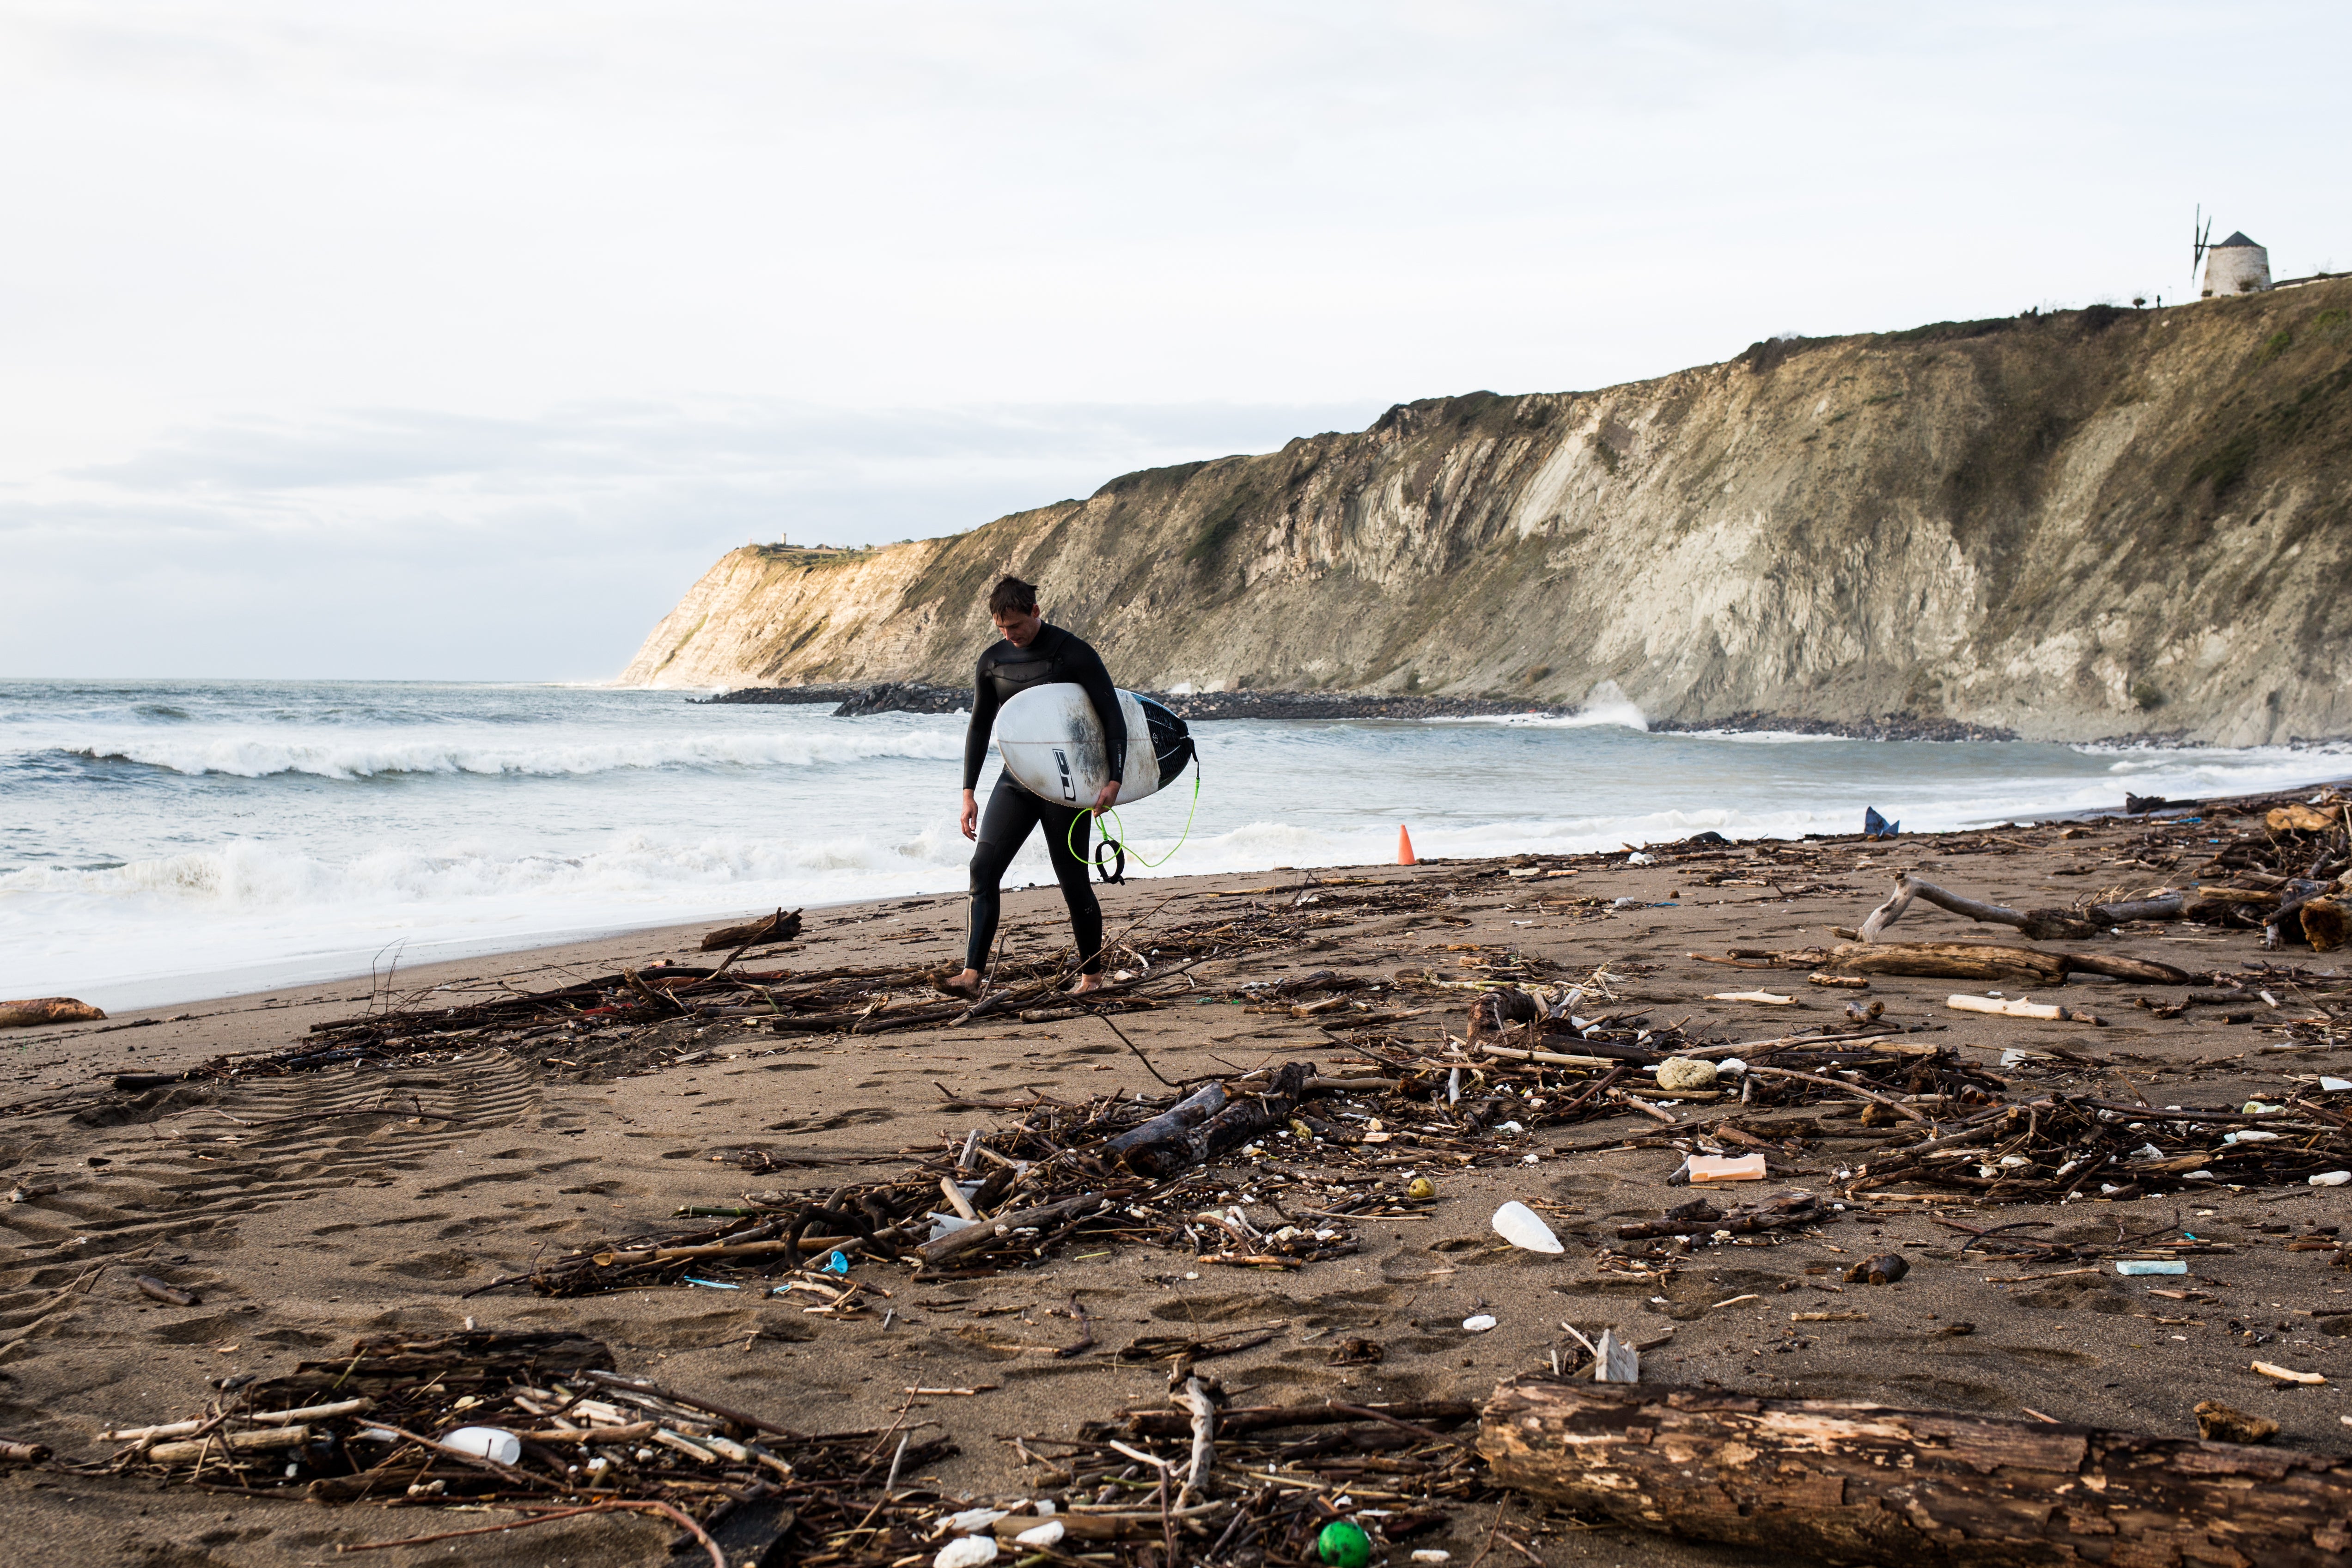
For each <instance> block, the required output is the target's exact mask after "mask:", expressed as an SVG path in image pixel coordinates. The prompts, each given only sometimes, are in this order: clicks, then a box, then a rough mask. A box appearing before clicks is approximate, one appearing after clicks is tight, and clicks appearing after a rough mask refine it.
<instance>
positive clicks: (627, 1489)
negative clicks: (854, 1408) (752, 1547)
mask: <svg viewBox="0 0 2352 1568" xmlns="http://www.w3.org/2000/svg"><path fill="white" fill-rule="evenodd" d="M482 1429H488V1432H489V1434H490V1435H491V1440H490V1441H487V1442H486V1441H483V1440H482V1439H481V1438H480V1437H479V1436H475V1434H477V1433H478V1432H480V1431H481V1430H482ZM99 1436H100V1440H102V1441H112V1442H120V1443H122V1444H124V1445H125V1446H124V1447H122V1448H121V1449H120V1450H119V1451H118V1452H117V1453H116V1454H115V1455H114V1456H113V1457H112V1458H110V1459H109V1460H107V1461H105V1462H104V1463H103V1464H100V1465H96V1466H86V1467H82V1468H84V1469H85V1470H92V1471H105V1472H111V1473H130V1474H137V1475H150V1476H154V1477H156V1478H158V1479H161V1480H163V1481H164V1482H165V1483H166V1484H178V1485H195V1486H200V1487H203V1488H205V1489H208V1490H213V1491H241V1492H247V1493H252V1494H261V1495H268V1494H282V1493H286V1492H289V1491H291V1492H297V1493H301V1494H306V1495H308V1496H309V1497H310V1498H312V1499H314V1500H319V1501H321V1502H330V1503H350V1502H376V1503H389V1504H398V1505H401V1506H404V1507H416V1506H432V1505H441V1506H453V1505H463V1506H464V1507H466V1508H467V1510H469V1511H471V1512H473V1513H474V1515H475V1517H476V1518H478V1516H479V1510H481V1509H483V1508H484V1507H488V1509H490V1510H493V1516H494V1519H493V1522H490V1523H488V1524H485V1525H482V1526H481V1528H480V1529H478V1530H461V1531H444V1532H436V1533H430V1534H425V1535H421V1536H419V1535H408V1536H404V1537H402V1538H401V1540H400V1542H371V1543H369V1544H371V1545H391V1544H395V1543H399V1544H409V1543H421V1542H426V1541H439V1540H445V1539H448V1538H450V1537H451V1536H454V1535H460V1534H487V1533H492V1532H498V1531H509V1530H514V1529H520V1528H522V1527H524V1526H526V1525H530V1524H535V1523H541V1522H546V1521H552V1520H556V1519H562V1518H571V1517H576V1516H578V1515H581V1514H585V1513H599V1512H616V1511H635V1512H643V1513H652V1514H656V1515H659V1516H661V1517H663V1518H666V1519H667V1520H668V1521H670V1522H672V1523H674V1524H676V1525H677V1526H678V1527H679V1528H680V1530H681V1531H684V1532H685V1536H684V1539H683V1540H682V1542H680V1544H681V1545H686V1546H691V1545H697V1544H698V1545H700V1546H701V1547H702V1548H703V1549H704V1551H705V1552H706V1554H707V1555H708V1556H709V1559H710V1561H711V1562H713V1563H716V1564H718V1565H719V1568H727V1559H726V1557H725V1556H724V1554H723V1552H722V1551H721V1549H720V1546H719V1543H718V1542H717V1541H715V1540H714V1539H713V1533H712V1532H713V1531H720V1532H721V1533H724V1523H725V1521H728V1520H729V1518H730V1515H734V1514H736V1513H737V1512H738V1511H739V1510H760V1511H761V1513H762V1515H763V1516H764V1518H765V1521H766V1522H767V1525H768V1529H767V1531H766V1533H767V1535H768V1537H769V1538H771V1539H772V1537H773V1536H774V1535H776V1534H779V1533H781V1532H782V1531H781V1530H779V1529H777V1528H776V1526H777V1525H778V1524H779V1523H782V1526H783V1528H786V1529H788V1528H791V1523H792V1521H793V1520H794V1519H795V1518H797V1519H798V1520H799V1521H802V1523H803V1527H808V1526H812V1525H814V1527H816V1528H820V1529H821V1528H823V1526H824V1523H825V1522H826V1521H833V1520H839V1519H842V1518H845V1517H850V1518H854V1517H856V1516H857V1515H859V1514H864V1515H866V1516H867V1517H868V1519H869V1520H871V1519H876V1518H879V1519H881V1520H882V1521H883V1523H882V1525H881V1527H880V1532H881V1533H882V1534H884V1535H886V1536H887V1535H889V1534H890V1533H891V1532H892V1531H896V1532H897V1534H898V1539H900V1540H902V1541H904V1540H911V1539H913V1538H914V1531H915V1528H916V1526H917V1524H918V1522H919V1518H920V1514H921V1512H922V1511H923V1510H921V1508H920V1506H919V1504H920V1499H919V1497H918V1496H915V1495H912V1494H908V1495H902V1496H900V1497H898V1498H897V1499H896V1500H892V1499H891V1498H890V1497H889V1496H888V1494H887V1489H886V1494H885V1498H884V1500H882V1501H880V1502H877V1503H876V1504H874V1505H873V1506H872V1507H870V1508H869V1507H867V1506H866V1504H865V1503H864V1502H863V1501H862V1500H859V1499H857V1498H856V1497H855V1496H854V1495H852V1494H854V1493H855V1492H856V1491H857V1490H859V1489H863V1488H870V1487H873V1486H875V1485H877V1483H881V1482H883V1481H884V1480H885V1478H886V1474H887V1477H889V1478H891V1479H895V1477H896V1475H897V1474H898V1470H899V1469H901V1468H906V1467H908V1466H914V1467H917V1468H919V1467H921V1466H926V1465H929V1464H931V1463H934V1462H935V1461H937V1460H939V1459H940V1458H945V1457H947V1456H948V1455H950V1454H952V1453H954V1452H955V1451H956V1450H955V1446H954V1445H953V1444H952V1443H951V1442H950V1441H948V1440H946V1439H944V1438H940V1437H928V1438H923V1439H921V1440H919V1441H917V1440H915V1438H914V1436H913V1435H912V1434H908V1435H907V1436H903V1437H899V1439H898V1446H897V1447H895V1448H894V1447H892V1446H891V1442H890V1439H891V1438H892V1437H894V1436H898V1434H896V1433H890V1434H885V1433H879V1432H842V1433H831V1434H824V1435H804V1434H802V1433H798V1432H795V1431H793V1430H792V1429H791V1428H789V1427H786V1426H782V1425H780V1424H779V1423H776V1422H773V1421H771V1420H768V1419H765V1418H764V1417H761V1416H759V1415H752V1414H750V1413H748V1412H745V1411H742V1410H740V1409H737V1408H735V1407H734V1406H732V1405H726V1404H722V1403H720V1402H719V1401H717V1400H714V1399H710V1398H709V1397H706V1396H704V1395H701V1394H694V1393H690V1392H686V1391H682V1390H679V1389H675V1388H670V1387H667V1386H664V1385H661V1384H654V1383H650V1382H646V1381H644V1380H642V1379H637V1378H630V1377H624V1376H622V1375H621V1374H620V1373H616V1372H614V1370H613V1360H612V1355H611V1353H610V1352H609V1351H608V1350H607V1349H606V1348H605V1347H604V1345H603V1344H601V1343H599V1342H596V1341H593V1340H590V1339H587V1338H584V1337H583V1336H580V1335H576V1334H561V1333H557V1334H530V1333H505V1332H488V1331H483V1332H470V1331H469V1332H467V1333H463V1334H453V1335H449V1336H446V1337H443V1338H437V1339H429V1340H402V1339H397V1338H387V1339H372V1340H362V1341H360V1342H358V1343H357V1344H355V1345H354V1346H353V1347H352V1352H351V1353H350V1354H349V1355H346V1356H341V1357H338V1358H336V1359H333V1360H330V1361H321V1362H306V1363H303V1364H302V1365H301V1366H299V1368H297V1369H296V1370H295V1371H294V1372H292V1373H288V1374H285V1375H284V1376H280V1377H277V1378H271V1379H268V1380H267V1381H263V1382H257V1383H253V1384H247V1385H246V1386H245V1387H243V1388H241V1389H239V1390H238V1391H237V1392H236V1394H234V1395H224V1396H223V1397H222V1398H221V1399H218V1400H216V1401H215V1402H214V1403H213V1404H212V1405H210V1406H209V1407H207V1408H206V1409H205V1411H203V1412H201V1413H200V1414H198V1415H194V1416H192V1417H189V1418H186V1419H184V1420H180V1421H173V1422H167V1423H163V1424H162V1425H158V1426H117V1427H110V1428H109V1429H107V1430H106V1431H103V1432H100V1434H99ZM503 1510H512V1511H513V1514H514V1517H512V1518H508V1519H504V1520H499V1519H497V1518H496V1514H497V1513H498V1512H499V1511H503ZM762 1544H764V1542H763V1543H762Z"/></svg>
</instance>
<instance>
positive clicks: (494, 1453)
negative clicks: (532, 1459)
mask: <svg viewBox="0 0 2352 1568" xmlns="http://www.w3.org/2000/svg"><path fill="white" fill-rule="evenodd" d="M439 1441H440V1444H441V1446H442V1447H445V1448H454V1449H456V1450H457V1452H458V1453H460V1454H471V1455H473V1456H474V1458H478V1459H488V1460H489V1461H490V1462H491V1463H492V1464H494V1465H511V1464H515V1463H517V1462H519V1461H520V1459H521V1458H522V1439H521V1438H520V1437H518V1436H515V1435H514V1434H513V1433H511V1432H509V1431H506V1430H504V1429H502V1428H500V1427H497V1426H460V1427H458V1428H457V1430H456V1431H455V1432H451V1433H448V1434H446V1436H443V1437H441V1438H440V1439H439Z"/></svg>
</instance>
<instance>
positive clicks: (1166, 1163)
mask: <svg viewBox="0 0 2352 1568" xmlns="http://www.w3.org/2000/svg"><path fill="white" fill-rule="evenodd" d="M1314 1078H1315V1064H1314V1063H1312V1062H1285V1063H1283V1064H1282V1066H1281V1068H1278V1069H1277V1070H1276V1073H1275V1075H1274V1077H1273V1079H1270V1080H1269V1081H1268V1082H1267V1084H1266V1086H1265V1088H1264V1089H1260V1090H1259V1091H1258V1092H1257V1093H1255V1094H1253V1095H1248V1096H1245V1097H1235V1098H1234V1100H1233V1101H1232V1102H1231V1103H1230V1104H1228V1105H1226V1106H1225V1107H1224V1108H1223V1110H1218V1111H1217V1112H1216V1113H1215V1114H1214V1115H1212V1116H1209V1117H1207V1118H1205V1119H1204V1120H1202V1121H1199V1122H1198V1123H1197V1124H1195V1125H1192V1126H1182V1127H1177V1128H1175V1129H1172V1130H1171V1131H1168V1132H1166V1133H1164V1134H1162V1135H1160V1136H1157V1137H1154V1138H1152V1139H1150V1141H1149V1142H1127V1143H1126V1144H1125V1145H1124V1146H1123V1147H1122V1148H1121V1149H1120V1151H1119V1159H1120V1161H1121V1162H1122V1163H1124V1164H1125V1165H1126V1166H1127V1168H1128V1169H1129V1170H1130V1171H1133V1172H1135V1173H1138V1174H1139V1175H1145V1176H1150V1177H1154V1178H1164V1177H1168V1176H1172V1175H1174V1174H1176V1173H1178V1172H1179V1171H1188V1170H1190V1169H1192V1167H1193V1166H1195V1165H1197V1164H1200V1163H1202V1162H1203V1161H1206V1160H1213V1159H1214V1158H1216V1157H1217V1156H1218V1155H1220V1154H1222V1153H1223V1152H1225V1151H1226V1150H1228V1149H1236V1148H1239V1147H1240V1146H1241V1145H1242V1144H1244V1143H1246V1142H1249V1141H1250V1140H1251V1139H1253V1138H1255V1137H1256V1136H1257V1135H1258V1134H1259V1133H1261V1132H1265V1131H1269V1130H1271V1129H1273V1128H1276V1127H1279V1126H1281V1125H1282V1124H1283V1123H1284V1122H1285V1121H1288V1120H1289V1119H1290V1113H1291V1112H1292V1111H1293V1110H1297V1106H1298V1097H1299V1096H1300V1095H1302V1094H1304V1093H1305V1092H1306V1091H1307V1085H1308V1084H1309V1083H1311V1082H1312V1081H1314ZM1199 1098H1200V1096H1198V1095H1195V1096H1193V1097H1192V1099H1193V1100H1198V1099H1199ZM1190 1104H1192V1100H1186V1101H1184V1102H1183V1105H1179V1106H1178V1107H1177V1108H1176V1109H1177V1110H1182V1109H1183V1108H1184V1105H1190ZM1169 1114H1170V1115H1171V1116H1172V1115H1173V1114H1174V1112H1173V1111H1171V1112H1170V1113H1169ZM1158 1120H1160V1119H1158V1118H1155V1119H1154V1121H1158ZM1145 1125H1146V1126H1150V1125H1153V1123H1152V1122H1147V1123H1145ZM1135 1131H1140V1129H1137V1130H1135ZM1119 1137H1120V1138H1121V1139H1123V1140H1127V1139H1132V1138H1133V1137H1134V1132H1133V1131H1129V1132H1123V1133H1121V1134H1119Z"/></svg>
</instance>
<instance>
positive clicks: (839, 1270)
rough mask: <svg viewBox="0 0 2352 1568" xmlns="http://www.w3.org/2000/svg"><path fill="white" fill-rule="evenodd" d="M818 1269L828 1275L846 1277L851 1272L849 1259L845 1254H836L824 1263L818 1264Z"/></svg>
mask: <svg viewBox="0 0 2352 1568" xmlns="http://www.w3.org/2000/svg"><path fill="white" fill-rule="evenodd" d="M817 1267H818V1268H821V1269H823V1270H824V1272H825V1273H827V1274H844V1275H845V1274H847V1273H848V1272H849V1259H848V1258H847V1257H846V1256H845V1255H844V1254H842V1253H839V1252H835V1254H834V1255H833V1256H832V1257H830V1258H826V1259H825V1260H824V1262H823V1263H820V1264H818V1265H817Z"/></svg>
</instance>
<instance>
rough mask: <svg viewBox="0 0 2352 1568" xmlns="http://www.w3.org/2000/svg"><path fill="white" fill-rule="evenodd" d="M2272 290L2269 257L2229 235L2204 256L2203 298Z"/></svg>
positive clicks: (2250, 243) (2242, 238)
mask: <svg viewBox="0 0 2352 1568" xmlns="http://www.w3.org/2000/svg"><path fill="white" fill-rule="evenodd" d="M2270 286H2271V253H2270V252H2269V251H2267V250H2264V249H2263V247H2261V246H2259V245H2256V244H2255V243H2254V242H2253V241H2252V240H2251V239H2248V238H2247V237H2245V236H2244V235H2242V234H2232V235H2231V236H2230V237H2229V238H2227V239H2225V240H2223V241H2222V242H2221V244H2219V245H2217V246H2215V247H2213V248H2212V249H2210V250H2209V251H2207V252H2206V253H2205V292H2204V296H2203V297H2204V298H2206V299H2208V300H2210V299H2213V298H2215V297H2217V296H2219V297H2222V298H2227V297H2228V296H2230V295H2231V294H2259V293H2261V292H2262V291H2263V289H2267V288H2269V287H2270Z"/></svg>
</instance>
